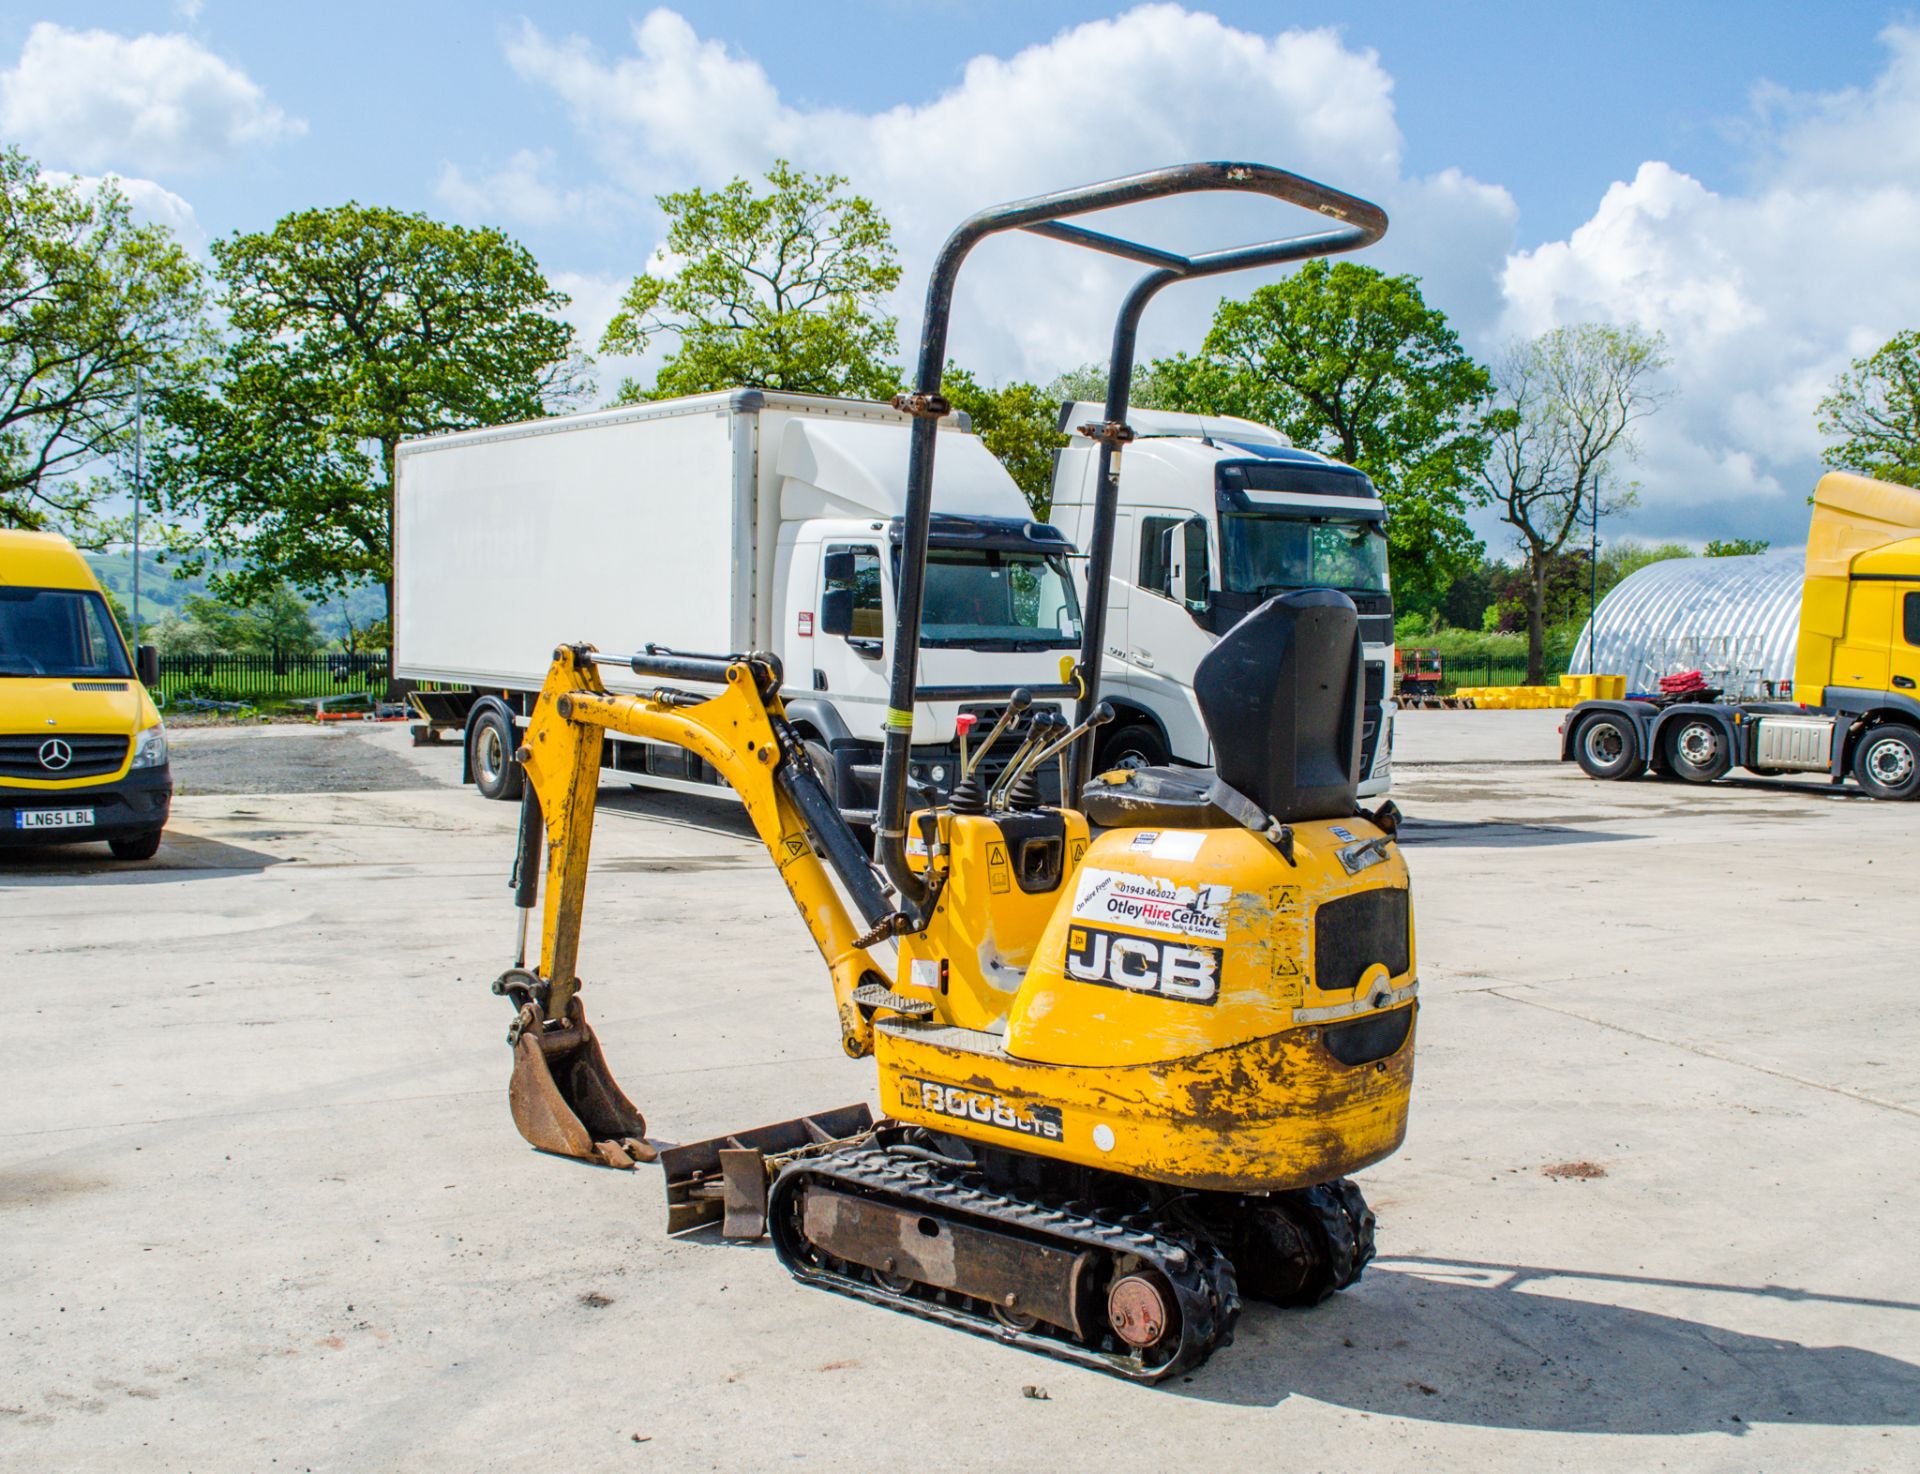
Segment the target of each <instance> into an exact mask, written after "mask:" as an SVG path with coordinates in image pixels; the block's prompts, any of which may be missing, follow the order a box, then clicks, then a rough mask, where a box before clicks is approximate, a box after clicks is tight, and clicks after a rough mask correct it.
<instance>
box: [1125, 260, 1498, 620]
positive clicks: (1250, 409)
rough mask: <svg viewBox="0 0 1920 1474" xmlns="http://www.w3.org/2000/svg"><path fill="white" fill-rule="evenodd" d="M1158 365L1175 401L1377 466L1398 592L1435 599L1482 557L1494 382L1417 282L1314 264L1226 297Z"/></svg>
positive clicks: (1173, 405)
mask: <svg viewBox="0 0 1920 1474" xmlns="http://www.w3.org/2000/svg"><path fill="white" fill-rule="evenodd" d="M1152 373H1153V374H1154V375H1155V376H1156V377H1157V382H1158V384H1159V385H1161V386H1164V387H1163V388H1162V391H1161V392H1162V394H1163V395H1164V399H1165V401H1166V404H1165V407H1166V408H1169V409H1185V410H1192V411H1195V412H1198V413H1202V414H1207V413H1211V414H1230V415H1239V416H1241V417H1242V418H1244V419H1249V420H1254V421H1257V422H1259V423H1260V424H1264V425H1271V426H1272V427H1273V428H1274V429H1276V430H1279V431H1280V432H1281V433H1282V434H1284V435H1286V436H1287V437H1288V439H1290V440H1291V441H1292V442H1293V443H1294V444H1295V445H1297V446H1300V447H1302V448H1303V449H1307V450H1317V451H1320V452H1322V453H1324V454H1326V455H1329V456H1332V457H1333V458H1334V459H1335V460H1339V461H1344V462H1345V463H1347V464H1348V465H1351V466H1357V467H1358V468H1359V469H1360V470H1362V471H1364V472H1366V473H1367V475H1368V476H1369V477H1370V478H1372V480H1373V483H1374V485H1375V486H1376V487H1378V488H1379V491H1380V495H1381V497H1382V499H1383V500H1384V501H1385V502H1386V504H1387V508H1388V511H1389V513H1390V514H1391V520H1390V521H1389V523H1388V528H1387V537H1388V542H1389V545H1390V549H1391V553H1392V558H1393V582H1394V589H1395V597H1396V601H1397V602H1402V603H1405V604H1408V605H1410V606H1412V607H1417V608H1426V607H1431V606H1432V605H1434V604H1435V603H1436V602H1437V601H1438V599H1439V598H1440V596H1441V595H1442V594H1443V593H1444V591H1445V590H1446V588H1447V586H1448V584H1449V583H1451V582H1452V580H1453V578H1454V577H1455V575H1456V574H1458V573H1459V572H1461V571H1462V570H1463V569H1465V568H1468V567H1470V566H1471V565H1472V563H1473V560H1474V558H1475V557H1477V556H1478V554H1479V552H1480V542H1479V539H1478V538H1476V537H1475V536H1474V535H1473V532H1472V530H1471V529H1470V528H1469V527H1468V526H1467V520H1466V511H1467V506H1468V504H1469V502H1470V500H1471V499H1473V497H1474V496H1475V494H1476V483H1475V479H1474V478H1475V473H1476V471H1477V470H1478V467H1479V465H1480V462H1481V461H1482V460H1483V459H1484V458H1485V455H1486V448H1487V440H1486V434H1485V431H1484V429H1483V427H1482V424H1481V414H1482V411H1483V409H1484V407H1485V404H1486V401H1487V399H1488V395H1489V393H1490V388H1491V386H1490V382H1489V379H1488V375H1487V371H1486V370H1485V369H1484V368H1482V367H1481V366H1480V365H1479V364H1477V363H1475V362H1474V361H1473V360H1472V359H1471V358H1469V357H1468V356H1467V354H1466V352H1465V351H1464V350H1463V349H1462V348H1461V346H1460V340H1459V338H1458V336H1457V335H1456V334H1455V333H1454V331H1453V329H1452V328H1451V327H1449V326H1448V324H1447V319H1446V315H1445V314H1444V313H1442V312H1441V311H1440V310H1439V309H1438V308H1434V307H1429V306H1428V305H1427V303H1426V300H1425V298H1423V297H1422V296H1421V294H1420V283H1419V281H1418V279H1417V278H1415V277H1411V276H1388V275H1386V274H1385V273H1383V272H1380V271H1377V270H1375V269H1374V268H1372V267H1370V266H1357V265H1355V264H1354V263H1352V262H1350V261H1340V262H1327V261H1309V262H1308V263H1307V264H1306V265H1304V266H1302V267H1301V268H1300V269H1299V270H1298V271H1296V272H1295V273H1294V274H1293V275H1292V276H1290V277H1288V278H1287V279H1286V280H1285V281H1283V282H1279V283H1277V284H1275V285H1273V286H1266V287H1261V288H1260V289H1259V290H1258V291H1256V292H1255V293H1254V294H1253V295H1252V296H1251V297H1250V298H1249V299H1248V300H1246V301H1244V302H1234V301H1226V302H1222V303H1221V304H1220V306H1219V309H1218V310H1217V311H1216V312H1215V313H1214V319H1213V326H1212V328H1211V329H1210V330H1209V332H1208V333H1207V337H1206V341H1205V343H1204V345H1203V346H1202V349H1201V351H1200V353H1199V354H1198V355H1197V356H1195V357H1192V358H1189V357H1186V356H1184V355H1176V356H1175V357H1173V358H1169V359H1161V360H1158V361H1156V362H1155V363H1154V364H1153V365H1152Z"/></svg>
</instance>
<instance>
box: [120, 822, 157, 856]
mask: <svg viewBox="0 0 1920 1474" xmlns="http://www.w3.org/2000/svg"><path fill="white" fill-rule="evenodd" d="M107 848H108V849H110V850H112V851H113V858H114V859H116V860H151V859H152V858H153V857H154V856H155V855H157V854H159V853H160V831H159V830H158V829H155V830H153V831H151V832H150V833H147V834H136V835H134V836H132V837H131V838H130V839H110V840H108V841H107Z"/></svg>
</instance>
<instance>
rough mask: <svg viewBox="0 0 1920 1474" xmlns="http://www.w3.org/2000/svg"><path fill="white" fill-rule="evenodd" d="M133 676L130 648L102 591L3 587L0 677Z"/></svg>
mask: <svg viewBox="0 0 1920 1474" xmlns="http://www.w3.org/2000/svg"><path fill="white" fill-rule="evenodd" d="M132 675H133V670H132V668H131V667H130V666H129V665H128V664H127V647H126V646H125V645H123V644H121V642H120V635H119V632H118V631H117V630H116V629H115V628H114V624H113V618H112V616H111V615H109V614H108V613H107V604H106V600H104V599H102V598H101V597H100V596H99V595H98V594H95V593H89V592H88V591H86V590H84V589H23V588H0V677H6V676H114V677H118V678H119V679H121V680H126V679H128V678H130V677H131V676H132Z"/></svg>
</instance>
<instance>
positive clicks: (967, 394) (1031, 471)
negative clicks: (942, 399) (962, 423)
mask: <svg viewBox="0 0 1920 1474" xmlns="http://www.w3.org/2000/svg"><path fill="white" fill-rule="evenodd" d="M940 392H941V393H942V394H944V395H946V397H947V400H948V402H949V403H951V404H952V405H953V407H954V408H955V409H958V410H964V411H965V412H966V414H967V417H968V418H969V419H970V420H972V421H973V433H974V434H976V435H978V436H979V437H980V439H981V441H982V442H983V443H984V444H985V445H986V447H987V449H988V450H990V451H992V452H993V453H994V454H995V455H996V456H998V457H999V458H1000V464H1001V465H1003V466H1005V467H1006V468H1007V474H1008V475H1010V476H1011V477H1013V480H1014V484H1015V485H1016V486H1018V487H1019V488H1020V490H1021V491H1022V492H1023V493H1025V495H1026V498H1027V503H1028V505H1030V506H1031V507H1032V508H1033V515H1034V516H1036V517H1038V518H1040V519H1042V520H1045V518H1046V515H1047V512H1048V511H1049V510H1050V509H1051V507H1052V505H1053V452H1054V450H1055V449H1056V448H1058V447H1059V446H1062V445H1065V444H1066V443H1067V437H1066V436H1064V435H1062V434H1061V433H1060V432H1059V430H1057V429H1056V428H1055V426H1056V424H1057V423H1058V422H1059V418H1060V402H1059V400H1057V399H1055V398H1053V396H1052V395H1050V394H1049V393H1048V392H1047V391H1046V390H1044V389H1041V388H1039V387H1037V386H1035V385H1033V384H1023V383H1018V382H1015V383H1011V384H1005V385H1002V386H1001V387H1000V388H998V389H989V388H987V387H986V386H984V385H983V384H981V383H980V381H979V380H978V379H976V378H975V377H974V376H973V375H972V374H970V373H968V372H967V371H966V370H965V369H963V368H961V367H960V366H959V365H958V364H954V363H949V364H948V365H947V370H946V373H945V374H943V375H942V376H941V379H940Z"/></svg>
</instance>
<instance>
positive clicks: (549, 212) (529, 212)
mask: <svg viewBox="0 0 1920 1474" xmlns="http://www.w3.org/2000/svg"><path fill="white" fill-rule="evenodd" d="M553 167H554V156H553V151H552V150H551V149H546V150H542V151H540V152H535V151H534V150H532V149H524V148H523V149H521V150H520V151H519V152H518V153H516V154H514V156H513V157H512V158H510V159H509V160H507V162H506V163H505V164H504V165H503V166H502V167H500V168H498V169H494V170H490V171H487V172H484V173H477V174H469V173H468V172H467V171H466V170H464V169H462V168H460V166H459V165H457V164H447V165H445V166H444V167H443V168H442V169H441V171H440V178H439V180H438V182H437V183H436V184H435V185H434V190H433V192H434V196H435V198H437V199H438V200H439V201H440V203H441V204H443V205H445V206H446V207H447V208H448V209H449V210H451V211H453V213H454V214H455V215H457V216H459V217H460V218H462V219H464V220H469V221H478V222H482V223H486V224H500V223H511V224H515V225H532V226H545V225H556V224H562V223H569V224H595V223H598V222H600V221H601V220H602V219H604V217H605V216H606V215H607V214H608V212H609V211H610V210H613V209H615V208H616V207H618V206H619V204H620V202H619V200H618V198H617V196H616V195H615V194H614V192H613V191H610V190H607V189H605V188H603V187H600V186H593V187H588V188H579V189H574V188H567V187H564V186H561V185H558V184H555V183H554V182H553V180H552V178H551V176H552V173H553Z"/></svg>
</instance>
